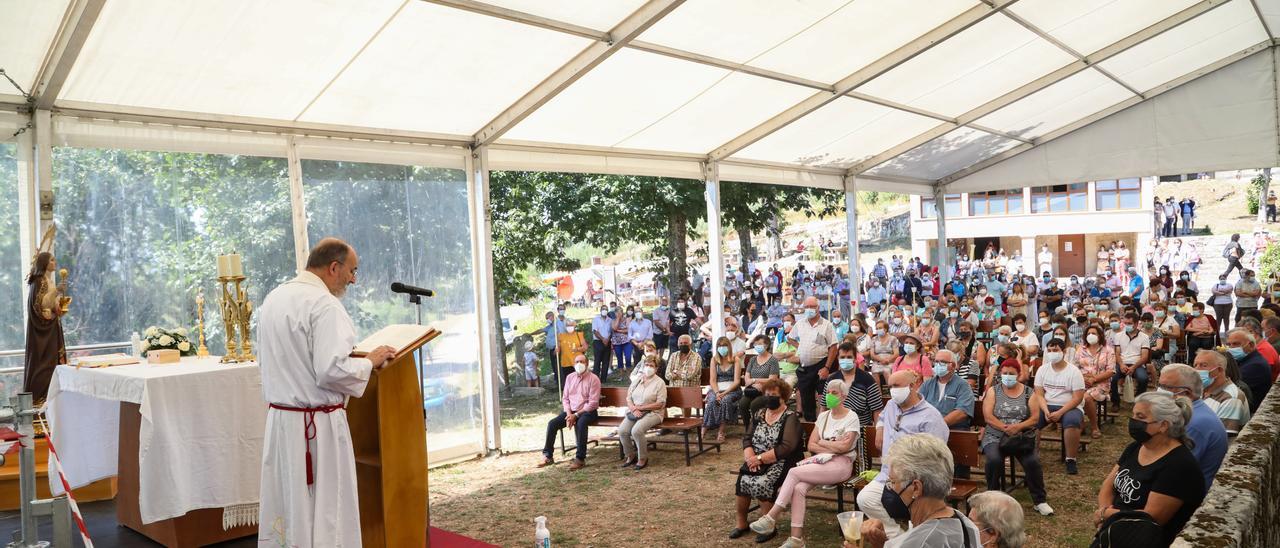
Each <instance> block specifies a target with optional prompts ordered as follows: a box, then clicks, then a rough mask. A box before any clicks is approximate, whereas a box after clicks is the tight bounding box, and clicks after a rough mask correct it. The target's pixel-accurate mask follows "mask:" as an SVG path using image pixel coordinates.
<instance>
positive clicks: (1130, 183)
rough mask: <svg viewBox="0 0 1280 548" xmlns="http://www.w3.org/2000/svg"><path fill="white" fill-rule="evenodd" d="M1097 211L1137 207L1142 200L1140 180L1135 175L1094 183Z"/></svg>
mask: <svg viewBox="0 0 1280 548" xmlns="http://www.w3.org/2000/svg"><path fill="white" fill-rule="evenodd" d="M1094 185H1095V187H1094V194H1095V195H1096V196H1097V203H1098V211H1106V210H1109V209H1138V208H1139V207H1140V206H1141V202H1142V180H1141V179H1138V178H1137V177H1134V178H1131V179H1120V180H1118V181H1117V180H1111V181H1098V182H1096V183H1094Z"/></svg>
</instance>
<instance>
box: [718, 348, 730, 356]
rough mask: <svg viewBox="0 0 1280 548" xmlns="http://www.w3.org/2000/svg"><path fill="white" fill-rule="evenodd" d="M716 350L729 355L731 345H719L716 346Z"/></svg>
mask: <svg viewBox="0 0 1280 548" xmlns="http://www.w3.org/2000/svg"><path fill="white" fill-rule="evenodd" d="M716 352H718V353H719V354H720V355H721V356H728V355H729V347H727V346H718V347H716Z"/></svg>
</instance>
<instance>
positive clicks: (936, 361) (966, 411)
mask: <svg viewBox="0 0 1280 548" xmlns="http://www.w3.org/2000/svg"><path fill="white" fill-rule="evenodd" d="M957 367H958V364H957V361H956V356H955V354H953V353H952V352H951V351H950V350H945V349H944V350H939V351H938V352H937V353H936V354H934V356H933V365H932V368H933V371H932V372H933V376H932V377H931V378H929V379H928V380H925V381H924V385H923V387H921V389H920V394H921V395H922V396H924V401H926V402H928V403H929V405H932V406H933V407H934V409H937V410H938V412H939V413H941V414H942V419H943V421H945V422H946V423H947V426H948V427H949V428H951V429H952V430H968V429H969V424H970V421H971V419H972V417H973V402H974V398H973V390H972V389H971V388H970V387H969V384H968V383H966V382H964V380H963V379H960V378H958V376H957V375H956V374H955V373H956V369H957ZM966 468H967V467H966ZM966 476H967V474H966ZM961 477H965V476H961Z"/></svg>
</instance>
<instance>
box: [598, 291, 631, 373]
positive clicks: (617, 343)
mask: <svg viewBox="0 0 1280 548" xmlns="http://www.w3.org/2000/svg"><path fill="white" fill-rule="evenodd" d="M610 312H612V313H613V315H614V316H615V317H614V319H613V331H612V335H611V336H610V339H609V346H611V347H613V357H614V359H616V360H617V361H618V366H617V367H616V368H615V370H616V371H618V372H620V373H622V375H623V378H626V376H627V375H628V374H630V372H631V369H632V368H633V367H634V366H635V362H634V361H632V358H633V356H632V353H633V351H634V350H635V347H634V345H632V344H631V318H632V316H633V315H634V314H635V308H634V307H630V306H628V307H627V311H626V313H620V312H619V311H618V307H617V306H616V305H615V306H614V307H613V310H611V311H610ZM601 380H604V381H607V380H609V377H607V376H605V377H601Z"/></svg>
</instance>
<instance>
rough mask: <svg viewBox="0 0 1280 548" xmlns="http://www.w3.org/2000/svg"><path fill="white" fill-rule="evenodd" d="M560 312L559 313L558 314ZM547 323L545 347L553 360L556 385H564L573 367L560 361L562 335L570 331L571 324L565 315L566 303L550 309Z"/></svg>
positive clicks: (543, 331) (543, 335)
mask: <svg viewBox="0 0 1280 548" xmlns="http://www.w3.org/2000/svg"><path fill="white" fill-rule="evenodd" d="M557 312H558V314H557ZM546 319H547V325H546V326H544V327H543V328H542V337H543V339H542V340H543V345H542V347H543V349H544V350H545V351H546V353H547V358H549V359H550V360H551V368H552V370H554V371H555V372H556V386H557V387H561V388H563V387H564V379H565V377H567V376H568V374H569V373H571V372H573V369H571V368H566V367H563V364H561V362H560V353H559V352H558V350H557V349H558V348H559V347H560V335H563V334H565V333H568V332H569V324H568V323H567V320H565V317H564V305H561V306H560V307H559V308H558V309H557V310H556V311H552V310H548V311H547V314H546Z"/></svg>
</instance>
